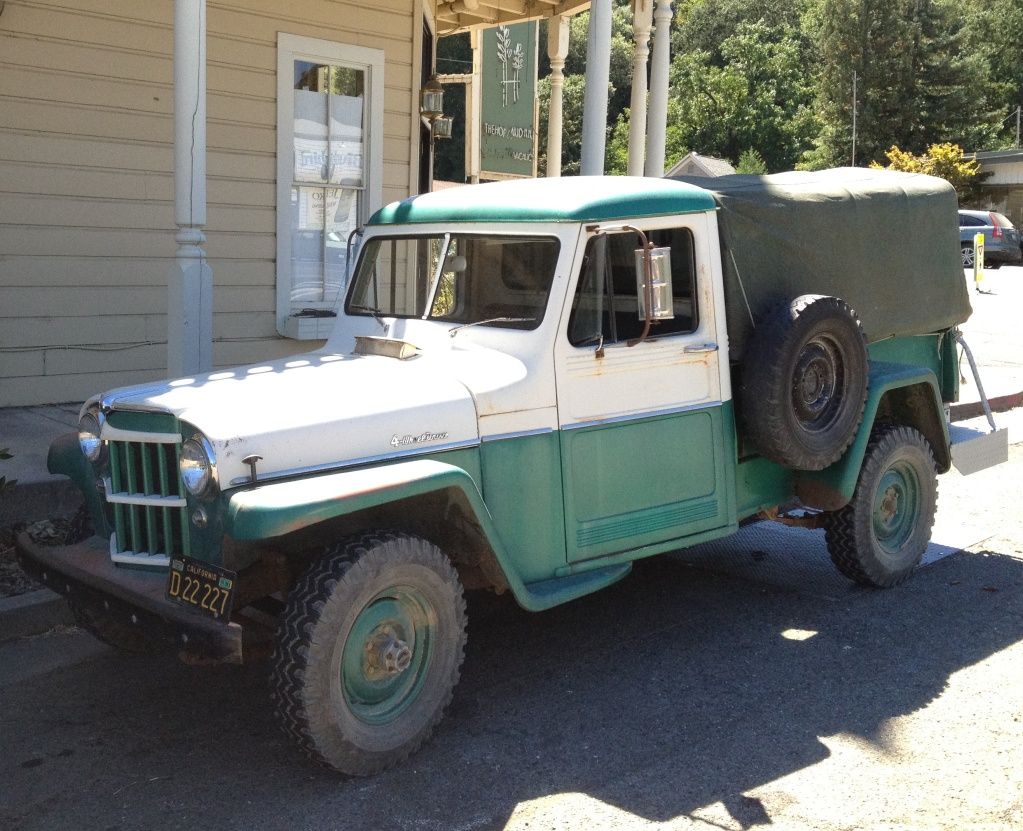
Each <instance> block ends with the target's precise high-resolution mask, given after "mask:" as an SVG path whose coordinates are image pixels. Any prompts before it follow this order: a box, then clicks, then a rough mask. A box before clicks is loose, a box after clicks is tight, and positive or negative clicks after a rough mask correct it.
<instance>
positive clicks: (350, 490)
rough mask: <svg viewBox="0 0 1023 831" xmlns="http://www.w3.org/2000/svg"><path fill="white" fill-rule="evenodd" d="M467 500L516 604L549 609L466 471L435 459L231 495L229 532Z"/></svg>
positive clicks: (260, 532)
mask: <svg viewBox="0 0 1023 831" xmlns="http://www.w3.org/2000/svg"><path fill="white" fill-rule="evenodd" d="M451 489H456V490H458V491H459V492H460V493H461V494H462V495H463V496H464V497H465V500H466V502H467V503H468V505H469V506H470V508H471V509H472V511H473V513H474V514H475V519H476V522H477V523H478V525H479V527H480V529H481V530H482V532H483V534H484V535H485V536H486V538H487V542H488V543H489V545H490V547H491V549H492V550H493V552H494V557H495V559H496V560H497V564H498V566H499V567H500V568H501V571H502V572H503V574H504V577H505V580H506V581H507V583H508V587H509V589H511V592H512V594H513V595H514V596H515V599H516V600H517V601H518V602H519V603H520V604H521V605H522V606H523V607H524V608H526V609H531V610H536V609H539V608H546V607H547V605H550V604H547V603H545V602H543V601H542V600H541V599H540V598H538V597H537V595H536V592H535V591H531V590H530V589H529V588H527V587H526V585H525V584H524V583H523V582H522V580H521V578H520V577H519V575H518V573H517V571H516V569H515V568H514V567H513V564H512V563H511V561H510V557H509V554H508V552H507V551H506V549H505V547H504V545H503V544H502V543H501V539H500V537H499V535H498V533H497V529H496V528H495V526H494V520H493V518H492V517H491V515H490V511H489V510H487V506H486V504H485V503H484V501H483V497H482V496H481V495H480V492H479V489H478V488H477V487H476V483H475V482H474V481H473V480H472V477H471V476H469V474H468V473H466V472H465V471H464V470H462V469H461V468H459V467H455V466H454V465H449V464H445V463H443V462H438V461H434V460H431V459H419V460H415V461H409V462H399V463H397V464H392V465H385V466H383V467H373V468H364V469H360V470H349V471H342V472H340V473H331V474H327V475H324V476H316V477H312V478H309V479H301V480H293V481H289V482H277V483H273V484H268V485H262V486H260V487H257V488H252V489H250V490H242V491H237V492H236V493H233V494H231V496H230V497H229V499H228V502H227V511H226V517H225V528H224V530H225V532H226V533H227V534H228V535H229V536H231V537H233V538H234V539H236V540H265V539H270V538H273V537H280V536H283V535H285V534H290V533H293V532H295V531H298V530H300V529H302V528H307V527H309V526H311V525H316V524H317V523H320V522H324V521H325V520H329V519H333V518H335V517H339V516H344V515H345V514H351V513H355V512H357V511H362V510H365V509H366V508H373V507H375V506H378V505H384V504H387V503H389V502H396V501H399V500H404V499H408V498H410V497H416V496H422V495H424V494H428V493H434V492H437V491H444V490H451Z"/></svg>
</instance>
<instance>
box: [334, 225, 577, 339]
mask: <svg viewBox="0 0 1023 831" xmlns="http://www.w3.org/2000/svg"><path fill="white" fill-rule="evenodd" d="M423 239H428V240H429V239H437V240H440V242H441V247H440V252H439V257H438V265H437V270H436V271H435V272H434V274H432V275H431V277H430V282H429V285H428V286H427V294H426V296H425V298H424V307H423V313H422V314H396V313H392V312H387V311H383V310H381V311H379V312H378V313H379V314H380V315H381V316H382V317H386V318H390V319H394V320H422V321H428V322H439V323H454V324H456V325H457V326H466V325H470V326H487V325H490V324H482V323H481V321H461V320H456V319H453V318H452V317H442V316H434V315H433V305H434V302H435V300H436V296H437V292H438V290H439V288H440V279H441V277H442V276H443V274H444V271H443V263H444V261H445V259H446V257H447V252H448V250H449V248H450V245H451V242H452V240H465V239H479V240H493V241H502V240H519V241H522V240H533V241H545V242H552V243H553V244H554V245H555V246H556V247H557V250H556V252H555V256H554V258H553V261H552V262H553V266H552V268H551V274H550V280H549V283H548V285H547V289H546V294H545V297H544V302H543V305H542V306H540V307H538V312H539V314H538V317H537V318H536V320H535V321H533V323H532V325H530V326H508V325H499V324H496V322H495V324H494V326H493V328H496V329H501V330H511V331H535V330H536V329H538V328H540V326H541V325H543V322H544V320H545V319H546V318H547V315H548V311H549V309H550V306H551V299H552V297H553V296H554V288H555V283H556V281H557V275H558V263H559V262H560V261H561V256H562V251H563V248H564V241H563V240H562V238H561V236H560V235H558V234H551V233H543V232H536V233H530V232H529V231H524V230H514V231H512V230H505V229H501V230H499V231H494V230H479V231H461V230H451V229H446V230H445V229H437V230H433V231H427V230H424V231H422V232H418V233H408V232H407V231H406V232H401V233H393V232H392V230H391V229H389V228H388V229H382V230H381V231H380V233H374V234H372V235H370V236H367V237H366V238H364V240H363V242H362V245H361V247H360V250H359V258H358V260H357V262H356V263H355V267H354V268H353V269H352V281H351V283H350V284H349V285H348V287H347V289H346V290H345V299H344V304H343V309H344V314H345V316H347V317H374V315H373V314H372V313H371V312H367V311H359V310H358V309H353V307H352V303H353V301H354V300H355V289H356V285H357V284H356V277H357V276H358V273H359V269H360V268H361V267H362V265H363V261H364V260H365V258H366V256H368V252H369V251H370V243H373V242H386V241H392V242H393V241H403V240H423ZM511 288H514V287H511ZM462 302H463V303H464V298H463V300H462ZM360 305H361V304H360Z"/></svg>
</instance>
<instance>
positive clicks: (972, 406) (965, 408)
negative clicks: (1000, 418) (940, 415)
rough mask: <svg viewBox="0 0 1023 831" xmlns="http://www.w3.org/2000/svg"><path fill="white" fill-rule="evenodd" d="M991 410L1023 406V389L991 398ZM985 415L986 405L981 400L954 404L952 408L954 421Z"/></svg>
mask: <svg viewBox="0 0 1023 831" xmlns="http://www.w3.org/2000/svg"><path fill="white" fill-rule="evenodd" d="M988 404H990V405H991V412H993V413H1004V412H1007V411H1008V410H1014V409H1015V408H1016V407H1021V406H1023V391H1021V392H1014V393H1010V394H1009V395H999V396H998V397H997V398H989V399H988ZM983 415H984V405H983V404H981V403H980V402H979V401H971V402H969V403H967V404H953V405H952V407H951V410H950V417H951V420H952V421H967V420H968V419H971V418H980V417H981V416H983Z"/></svg>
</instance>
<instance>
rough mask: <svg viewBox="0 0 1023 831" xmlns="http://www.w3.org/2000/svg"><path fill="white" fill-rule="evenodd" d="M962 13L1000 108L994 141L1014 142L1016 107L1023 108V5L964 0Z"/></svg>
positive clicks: (1014, 1)
mask: <svg viewBox="0 0 1023 831" xmlns="http://www.w3.org/2000/svg"><path fill="white" fill-rule="evenodd" d="M963 7H964V8H963V9H962V11H961V14H962V16H963V18H964V26H965V28H966V30H967V31H968V34H969V41H970V48H971V49H972V50H974V51H975V52H976V53H978V54H980V55H981V56H983V59H984V60H986V62H987V63H988V65H989V66H990V69H991V81H990V83H991V89H992V94H993V96H995V100H996V103H997V104H998V105H999V106H1000V107H1001V115H1002V124H1001V126H1000V128H999V133H998V136H997V138H996V139H995V141H994V142H993V144H994V145H996V146H997V147H999V148H1007V147H1011V146H1013V145H1014V144H1015V142H1016V117H1015V111H1016V107H1018V106H1020V105H1023V48H1021V44H1023V3H1020V2H1019V0H964V3H963Z"/></svg>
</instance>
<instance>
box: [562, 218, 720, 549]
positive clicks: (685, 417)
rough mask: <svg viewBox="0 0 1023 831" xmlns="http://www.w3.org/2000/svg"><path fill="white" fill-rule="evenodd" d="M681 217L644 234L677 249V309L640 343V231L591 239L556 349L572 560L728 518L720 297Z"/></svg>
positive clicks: (716, 524) (665, 537) (710, 525)
mask: <svg viewBox="0 0 1023 831" xmlns="http://www.w3.org/2000/svg"><path fill="white" fill-rule="evenodd" d="M698 222H699V220H698V219H697V220H694V223H698ZM676 223H677V224H676V225H675V226H674V227H670V228H665V227H661V228H659V229H653V230H648V231H647V233H648V235H650V237H651V240H652V241H653V242H654V244H655V245H658V246H665V245H667V246H670V248H671V256H672V285H673V290H674V312H675V317H674V319H671V320H665V321H661V322H659V323H655V324H654V325H653V326H652V329H651V332H650V336H649V337H648V338H647V339H646V340H644V341H642V342H640V343H638V344H636V345H634V346H629V345H628V341H629V340H630V339H635V338H637V337H638V336H639V334H640V333H641V331H642V329H643V320H641V319H640V317H639V313H638V304H637V289H636V256H635V250H636V249H637V248H638V247H639V243H638V241H637V235H636V234H635V233H633V232H631V231H623V232H614V233H607V234H594V235H593V236H590V237H589V239H588V240H587V241H586V242H585V249H584V253H583V257H582V267H581V269H580V274H579V278H578V282H577V286H576V291H575V294H574V297H573V300H572V309H571V313H570V315H569V320H568V324H567V326H565V327H564V329H563V331H562V332H561V334H560V335H559V339H558V343H557V346H556V348H555V367H556V373H557V389H558V420H559V424H560V428H561V430H560V436H561V457H562V477H563V482H564V499H565V519H566V544H567V549H568V559H569V562H570V563H571V562H579V561H582V560H588V559H592V558H596V557H602V556H606V555H609V554H613V553H617V552H622V551H627V550H630V549H636V548H641V547H643V546H647V545H654V544H658V543H663V542H665V541H667V540H672V539H677V538H681V537H685V536H688V535H690V534H695V533H700V532H702V531H708V530H711V529H713V528H717V527H720V526H722V525H724V524H726V519H725V516H726V513H727V505H726V498H725V493H726V488H725V487H724V481H725V458H724V456H725V442H724V440H723V435H724V433H723V423H722V403H721V393H720V389H721V384H720V374H719V372H720V367H719V361H720V360H721V359H722V356H721V352H720V351H719V349H718V344H717V338H716V333H717V326H716V321H715V316H714V307H713V302H712V299H713V293H712V290H711V285H710V275H709V270H708V268H707V267H706V266H702V267H700V268H697V265H696V263H697V258H696V250H695V240H696V235H695V234H694V228H693V227H691V226H688V225H686V224H685V223H682V222H680V221H678V220H676ZM707 261H708V258H707V257H706V256H704V257H702V258H701V260H700V262H704V263H705V262H707Z"/></svg>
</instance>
